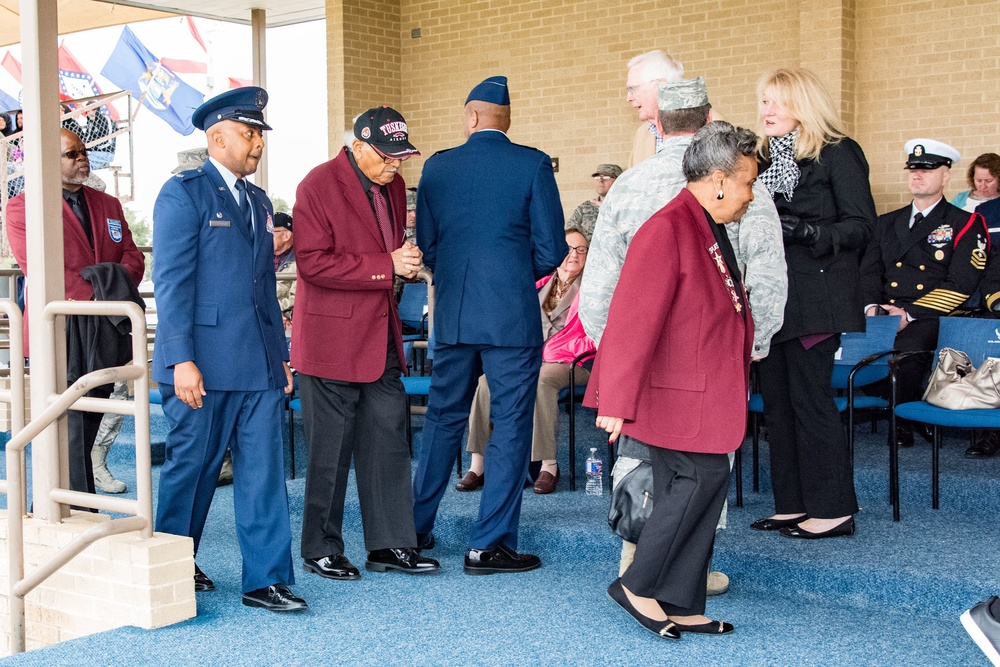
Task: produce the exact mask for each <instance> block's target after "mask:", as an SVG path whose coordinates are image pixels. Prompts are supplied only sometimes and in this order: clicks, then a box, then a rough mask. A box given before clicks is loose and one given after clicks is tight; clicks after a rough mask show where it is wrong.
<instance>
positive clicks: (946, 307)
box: [913, 289, 969, 313]
mask: <svg viewBox="0 0 1000 667" xmlns="http://www.w3.org/2000/svg"><path fill="white" fill-rule="evenodd" d="M968 298H969V295H968V294H962V293H961V292H953V291H952V290H946V289H936V290H934V291H932V292H931V293H929V294H927V295H926V296H923V297H921V298H919V299H917V300H916V301H914V302H913V305H915V306H920V307H922V308H930V309H931V310H940V311H941V312H943V313H950V312H951V311H953V310H955V309H956V308H958V307H959V306H961V305H962V303H963V302H964V301H965V300H966V299H968Z"/></svg>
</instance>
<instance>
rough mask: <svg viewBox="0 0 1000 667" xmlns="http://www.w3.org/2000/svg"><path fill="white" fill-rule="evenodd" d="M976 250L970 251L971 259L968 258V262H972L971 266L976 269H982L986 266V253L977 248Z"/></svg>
mask: <svg viewBox="0 0 1000 667" xmlns="http://www.w3.org/2000/svg"><path fill="white" fill-rule="evenodd" d="M976 250H977V251H978V252H976V251H974V252H973V253H972V259H971V260H969V263H970V264H972V268H974V269H975V270H976V271H982V270H983V269H985V268H986V253H984V252H983V251H982V250H979V249H978V248H977V249H976Z"/></svg>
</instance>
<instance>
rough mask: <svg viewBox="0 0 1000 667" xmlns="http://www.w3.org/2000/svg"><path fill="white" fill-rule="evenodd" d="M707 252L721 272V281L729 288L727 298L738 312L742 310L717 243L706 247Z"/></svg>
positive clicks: (733, 283)
mask: <svg viewBox="0 0 1000 667" xmlns="http://www.w3.org/2000/svg"><path fill="white" fill-rule="evenodd" d="M708 254H709V255H711V256H712V261H714V262H715V266H716V267H717V268H718V269H719V273H720V274H722V282H723V283H725V285H726V289H727V290H729V298H731V299H732V300H733V308H735V309H736V312H737V313H739V312H741V311H742V310H743V304H741V303H740V296H739V294H737V293H736V283H735V282H733V278H732V276H730V275H729V267H727V266H726V259H725V258H724V257H723V256H722V251H720V250H719V244H718V243H716V244H714V245H713V246H712V247H711V248H709V249H708Z"/></svg>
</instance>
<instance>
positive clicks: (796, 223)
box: [778, 215, 820, 246]
mask: <svg viewBox="0 0 1000 667" xmlns="http://www.w3.org/2000/svg"><path fill="white" fill-rule="evenodd" d="M778 220H780V221H781V235H782V236H783V237H784V238H785V240H786V241H787V242H788V243H801V244H802V245H805V246H812V245H814V244H815V243H816V241H818V240H819V234H820V228H819V226H818V225H814V224H812V223H811V222H806V221H804V220H802V219H801V218H799V217H798V216H795V215H782V216H778Z"/></svg>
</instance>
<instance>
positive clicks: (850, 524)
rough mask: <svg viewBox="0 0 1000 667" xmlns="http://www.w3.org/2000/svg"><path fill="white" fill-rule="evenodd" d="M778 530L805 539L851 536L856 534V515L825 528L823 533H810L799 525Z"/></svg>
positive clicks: (782, 533)
mask: <svg viewBox="0 0 1000 667" xmlns="http://www.w3.org/2000/svg"><path fill="white" fill-rule="evenodd" d="M778 532H779V533H781V535H783V536H784V537H799V538H802V539H805V540H821V539H823V538H824V537H850V536H851V535H853V534H854V517H853V516H852V517H848V518H847V519H846V520H844V521H842V522H841V523H839V524H837V525H836V526H834V527H833V528H831V529H830V530H824V531H823V532H822V533H810V532H809V531H808V530H805V529H803V528H799V527H798V526H796V527H795V528H782V529H781V530H780V531H778Z"/></svg>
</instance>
